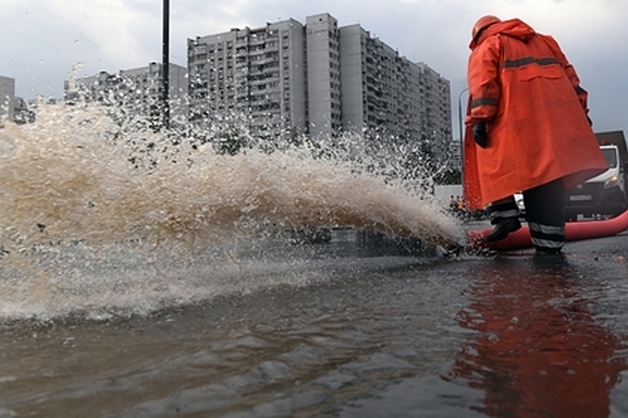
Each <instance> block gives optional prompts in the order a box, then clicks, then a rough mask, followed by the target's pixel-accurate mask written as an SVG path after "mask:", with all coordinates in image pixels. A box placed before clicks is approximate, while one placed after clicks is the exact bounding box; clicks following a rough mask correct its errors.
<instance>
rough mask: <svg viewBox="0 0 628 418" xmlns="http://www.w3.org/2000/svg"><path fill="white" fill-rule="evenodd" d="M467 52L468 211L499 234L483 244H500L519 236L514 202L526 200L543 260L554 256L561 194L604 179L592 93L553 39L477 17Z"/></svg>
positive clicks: (514, 22)
mask: <svg viewBox="0 0 628 418" xmlns="http://www.w3.org/2000/svg"><path fill="white" fill-rule="evenodd" d="M469 46H470V48H471V55H470V57H469V63H468V72H467V79H468V84H469V108H468V112H467V117H466V119H465V124H466V126H467V129H466V135H465V141H464V170H465V171H464V188H465V198H466V200H467V205H468V206H469V208H470V209H472V210H481V209H484V208H486V212H487V213H488V215H489V219H490V220H491V223H492V224H493V225H495V229H494V230H493V231H492V232H491V234H489V236H488V237H487V240H499V239H503V238H505V237H506V236H507V235H508V234H509V233H510V232H513V231H515V230H517V229H519V228H520V227H521V223H520V221H519V219H518V218H519V211H518V208H517V205H516V203H515V201H514V198H513V197H512V195H513V194H514V193H517V192H522V193H523V198H524V203H525V206H526V220H527V222H528V226H529V228H530V234H531V237H532V243H533V245H534V247H535V248H536V250H537V253H542V254H545V253H549V254H558V253H560V251H561V249H562V247H563V245H564V242H565V204H564V193H565V192H564V190H565V188H566V187H571V186H573V185H575V184H578V183H580V182H582V181H584V180H586V179H587V178H590V177H593V176H595V175H597V174H599V173H601V172H603V171H604V170H606V169H607V164H606V161H605V160H604V157H603V155H602V153H601V151H600V150H599V146H598V143H597V141H596V139H595V135H594V133H593V131H592V129H591V122H590V119H589V117H588V116H587V113H588V109H587V92H586V91H585V90H584V89H583V88H582V87H580V80H579V79H578V75H577V74H576V71H575V69H574V67H573V66H572V65H571V64H570V63H569V62H568V61H567V58H566V57H565V55H564V54H563V52H562V50H561V49H560V47H559V45H558V43H557V42H556V41H555V40H554V38H552V37H551V36H549V35H542V34H539V33H537V32H535V30H534V29H532V28H531V27H530V26H529V25H527V24H526V23H524V22H523V21H521V20H519V19H511V20H505V21H501V20H500V19H499V18H497V17H495V16H491V15H487V16H483V17H481V18H480V19H479V20H478V21H477V22H476V24H475V25H474V27H473V31H472V40H471V44H470V45H469Z"/></svg>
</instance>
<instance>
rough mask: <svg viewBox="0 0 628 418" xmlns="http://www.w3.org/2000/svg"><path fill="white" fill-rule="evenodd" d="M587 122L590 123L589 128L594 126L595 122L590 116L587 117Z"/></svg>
mask: <svg viewBox="0 0 628 418" xmlns="http://www.w3.org/2000/svg"><path fill="white" fill-rule="evenodd" d="M587 122H589V126H593V121H592V120H591V118H590V117H589V115H587Z"/></svg>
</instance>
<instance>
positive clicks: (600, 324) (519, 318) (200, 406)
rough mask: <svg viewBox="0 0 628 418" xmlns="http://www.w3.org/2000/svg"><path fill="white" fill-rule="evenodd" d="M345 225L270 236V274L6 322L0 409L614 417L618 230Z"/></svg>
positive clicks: (91, 413)
mask: <svg viewBox="0 0 628 418" xmlns="http://www.w3.org/2000/svg"><path fill="white" fill-rule="evenodd" d="M338 234H339V235H338ZM350 235H351V234H350V233H348V232H347V233H345V235H343V234H340V233H337V234H336V235H334V236H333V237H332V242H330V243H325V244H314V245H306V246H303V247H302V248H301V250H300V251H302V252H301V253H300V254H301V255H300V257H301V259H300V260H299V262H294V260H295V255H294V254H292V255H291V257H292V260H293V262H292V263H290V264H282V263H281V262H280V260H281V256H280V254H281V252H282V251H281V249H280V248H279V249H278V251H277V258H276V260H277V261H276V262H275V264H274V267H272V266H270V265H269V264H266V267H267V270H271V269H272V270H273V272H272V275H273V276H274V277H276V278H279V277H280V276H285V277H284V279H285V278H286V277H292V278H291V279H285V280H279V279H278V280H277V283H278V284H276V285H272V286H262V287H260V288H258V289H254V290H251V291H247V292H233V293H231V294H223V295H219V296H216V297H213V298H206V300H204V301H202V302H198V303H193V304H183V305H181V306H175V307H170V308H165V309H162V310H160V311H158V312H154V313H152V314H149V315H132V316H127V317H124V316H116V315H113V316H110V317H107V318H104V319H88V318H85V317H80V316H79V317H74V316H72V315H69V316H63V317H61V318H56V319H51V320H13V321H5V322H4V323H2V324H1V325H0V333H1V336H2V338H1V339H0V360H1V362H0V417H3V418H4V417H70V416H75V417H170V416H185V417H384V416H386V417H390V416H396V417H451V416H456V417H520V416H521V417H527V416H545V417H606V416H613V417H620V416H626V415H627V414H628V385H626V383H625V382H624V376H625V373H626V372H625V370H626V369H627V368H628V367H627V363H626V355H627V353H628V352H627V350H626V348H627V347H626V343H627V342H628V339H627V338H626V336H627V335H628V304H627V303H626V302H627V300H628V284H627V283H626V278H627V277H628V264H626V260H625V257H628V245H627V241H626V240H627V238H628V235H626V234H622V235H619V236H617V237H613V238H607V239H602V240H596V241H588V242H582V243H569V244H568V245H567V247H566V257H565V258H564V259H562V260H560V259H559V260H555V259H538V258H535V257H533V256H532V255H531V254H530V252H529V251H527V252H526V251H522V252H520V253H516V254H510V255H499V256H494V255H493V256H470V255H465V256H460V257H453V258H445V257H443V256H441V255H439V254H434V253H430V251H429V249H428V250H427V251H424V250H421V251H411V249H412V248H411V246H410V247H409V246H408V245H405V246H403V245H402V246H395V245H393V244H392V243H390V242H387V241H386V240H383V239H376V238H374V237H370V238H369V237H367V238H366V239H363V240H360V239H358V240H357V241H356V240H355V238H351V236H350ZM286 248H287V247H286ZM271 267H272V268H271ZM261 275H262V274H261V273H260V276H261ZM265 275H266V276H265V279H264V280H267V279H268V273H267V272H266V273H265ZM295 276H299V277H300V279H299V280H295V279H294V277H295Z"/></svg>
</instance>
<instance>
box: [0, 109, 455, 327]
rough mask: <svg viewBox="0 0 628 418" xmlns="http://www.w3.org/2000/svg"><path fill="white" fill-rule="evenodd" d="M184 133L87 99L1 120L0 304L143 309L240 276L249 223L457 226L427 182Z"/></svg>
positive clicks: (253, 226)
mask: <svg viewBox="0 0 628 418" xmlns="http://www.w3.org/2000/svg"><path fill="white" fill-rule="evenodd" d="M130 126H133V127H134V128H133V129H130V128H129V127H130ZM190 138H191V137H190V136H186V135H184V134H173V133H160V132H154V131H153V130H151V129H148V128H147V127H146V123H143V122H142V121H140V120H133V119H132V118H128V120H126V121H125V122H123V123H121V122H120V120H119V119H117V118H116V117H115V116H112V114H111V112H110V111H107V109H106V108H105V107H99V106H74V107H72V106H65V105H40V107H39V110H38V112H37V121H36V122H35V123H33V124H29V125H19V126H18V125H13V124H7V125H6V127H5V129H1V130H0V196H2V198H1V199H0V251H1V252H2V255H0V257H1V258H0V305H1V307H0V317H16V316H18V317H20V316H22V317H23V316H42V315H49V316H50V315H52V316H54V315H63V314H68V313H72V312H75V311H88V312H89V311H91V312H101V313H102V312H103V311H106V310H107V309H109V308H111V307H115V308H123V309H131V310H149V311H150V310H152V309H158V308H160V307H163V306H164V305H168V304H171V303H173V302H172V301H173V300H177V301H179V302H182V303H186V302H190V301H193V300H196V299H203V298H207V297H211V296H212V295H214V294H218V293H220V292H222V291H224V287H221V286H220V285H219V282H221V280H222V282H223V283H226V282H229V281H231V282H232V283H231V284H233V281H234V280H233V278H234V277H238V286H236V287H238V289H239V290H250V289H251V288H253V287H255V284H254V283H253V282H254V281H255V280H253V277H254V276H255V277H256V276H259V275H260V273H261V272H263V271H265V269H268V268H269V267H268V266H269V264H264V260H263V259H260V257H253V258H252V259H250V260H249V261H248V264H247V267H246V268H244V267H243V261H242V260H233V258H234V256H233V254H234V251H233V249H234V248H235V247H236V246H237V245H236V244H234V243H238V242H239V243H242V241H246V242H247V243H248V244H249V245H253V244H252V243H253V242H255V243H256V244H255V245H257V246H258V248H263V247H266V246H267V245H266V244H265V243H264V240H269V239H270V238H269V237H270V234H269V233H261V231H281V230H285V229H286V228H295V227H304V226H307V227H313V228H317V227H326V228H328V227H334V226H352V227H355V228H365V229H375V230H379V231H383V232H385V233H387V234H391V235H408V236H415V237H419V238H423V239H425V240H429V241H446V242H462V240H463V234H462V232H461V228H460V225H459V224H458V222H457V221H455V220H454V219H452V218H450V217H448V216H446V215H445V214H443V213H442V212H441V211H440V209H439V208H438V207H437V206H436V205H435V204H433V203H430V201H429V200H428V199H426V197H425V196H421V195H419V194H418V193H412V194H411V193H408V189H407V188H405V187H403V186H402V185H400V184H394V182H387V181H384V179H383V178H381V177H379V176H375V175H369V174H367V173H366V172H365V171H364V170H363V169H361V168H359V167H356V166H355V165H353V164H349V163H347V160H343V159H342V158H327V159H324V158H313V157H312V153H311V152H309V151H308V150H305V149H289V150H283V151H280V150H276V151H275V152H270V153H269V152H263V151H261V150H257V149H256V148H249V149H247V150H246V152H240V153H239V154H237V155H220V154H218V153H216V152H214V151H213V149H212V148H211V144H210V143H205V144H193V141H192V140H191V139H190ZM252 236H256V237H257V238H256V240H252V238H251V237H252ZM217 254H221V255H220V256H218V255H217ZM259 254H261V253H259ZM283 255H284V256H285V254H283ZM199 257H205V259H207V258H211V259H212V260H211V261H209V262H205V263H203V264H199V263H195V262H194V261H193V260H196V259H198V258H199ZM262 257H263V256H262ZM236 258H237V257H236ZM166 260H167V261H166ZM228 260H231V262H230V263H229V262H226V261H228ZM282 260H283V262H285V263H289V262H290V260H289V258H286V257H283V258H282ZM294 263H295V261H294V260H293V261H292V267H294ZM244 270H246V272H245V271H244ZM292 270H293V271H295V270H294V269H292ZM296 270H298V269H296ZM246 276H248V279H245V277H246ZM190 277H193V278H192V279H190ZM266 277H267V278H268V277H269V276H268V275H267V276H266ZM249 279H250V280H249ZM290 280H293V281H294V280H296V281H297V282H298V281H299V280H300V279H295V278H294V277H292V278H291V279H290ZM270 281H272V280H270ZM200 289H202V291H201V290H200ZM165 299H167V300H165Z"/></svg>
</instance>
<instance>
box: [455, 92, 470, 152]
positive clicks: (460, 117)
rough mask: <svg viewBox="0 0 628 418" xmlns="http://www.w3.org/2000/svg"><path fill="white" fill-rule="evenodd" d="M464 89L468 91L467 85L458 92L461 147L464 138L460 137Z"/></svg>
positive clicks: (460, 132)
mask: <svg viewBox="0 0 628 418" xmlns="http://www.w3.org/2000/svg"><path fill="white" fill-rule="evenodd" d="M465 91H469V87H467V88H465V89H463V90H462V91H461V92H460V94H458V133H459V134H460V146H461V147H462V142H463V140H464V138H463V137H462V94H463V93H464V92H465ZM460 149H462V148H460Z"/></svg>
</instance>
